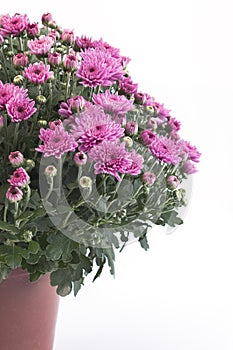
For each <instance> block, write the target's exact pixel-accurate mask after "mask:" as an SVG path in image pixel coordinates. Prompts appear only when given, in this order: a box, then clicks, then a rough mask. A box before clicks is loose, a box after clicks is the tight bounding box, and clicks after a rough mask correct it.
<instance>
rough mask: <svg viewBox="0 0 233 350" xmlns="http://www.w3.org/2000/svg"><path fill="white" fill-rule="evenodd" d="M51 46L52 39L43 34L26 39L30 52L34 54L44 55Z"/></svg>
mask: <svg viewBox="0 0 233 350" xmlns="http://www.w3.org/2000/svg"><path fill="white" fill-rule="evenodd" d="M52 46H53V39H52V38H51V37H49V36H45V35H42V36H41V37H40V38H39V39H34V40H29V41H28V47H29V49H30V53H31V54H34V55H44V54H45V53H47V52H48V51H49V50H50V49H51V47H52Z"/></svg>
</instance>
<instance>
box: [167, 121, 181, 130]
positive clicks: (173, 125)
mask: <svg viewBox="0 0 233 350" xmlns="http://www.w3.org/2000/svg"><path fill="white" fill-rule="evenodd" d="M168 124H169V125H170V126H171V128H172V131H175V132H177V131H179V130H180V126H181V123H180V122H179V121H178V120H177V119H175V118H170V119H169V122H168Z"/></svg>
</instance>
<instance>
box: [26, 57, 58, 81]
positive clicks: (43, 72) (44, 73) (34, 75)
mask: <svg viewBox="0 0 233 350" xmlns="http://www.w3.org/2000/svg"><path fill="white" fill-rule="evenodd" d="M24 76H25V77H26V78H27V79H28V80H30V81H31V82H32V83H35V84H43V83H44V82H46V81H47V80H48V79H49V78H51V77H52V76H53V72H51V71H50V65H45V64H44V63H43V62H40V63H33V64H30V65H29V67H28V68H25V69H24Z"/></svg>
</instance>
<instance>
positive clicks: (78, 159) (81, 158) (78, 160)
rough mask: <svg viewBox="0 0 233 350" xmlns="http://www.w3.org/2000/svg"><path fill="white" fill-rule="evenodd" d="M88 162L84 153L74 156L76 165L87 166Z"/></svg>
mask: <svg viewBox="0 0 233 350" xmlns="http://www.w3.org/2000/svg"><path fill="white" fill-rule="evenodd" d="M86 162H87V155H86V153H84V152H77V153H75V155H74V163H75V164H76V165H85V164H86Z"/></svg>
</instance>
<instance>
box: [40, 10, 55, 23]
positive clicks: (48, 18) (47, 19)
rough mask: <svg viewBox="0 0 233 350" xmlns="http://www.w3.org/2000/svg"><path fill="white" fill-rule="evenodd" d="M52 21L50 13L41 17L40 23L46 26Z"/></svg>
mask: <svg viewBox="0 0 233 350" xmlns="http://www.w3.org/2000/svg"><path fill="white" fill-rule="evenodd" d="M52 20H53V17H52V15H51V13H49V12H47V13H44V14H43V15H42V18H41V21H42V23H43V24H48V23H49V22H51V21H52Z"/></svg>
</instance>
